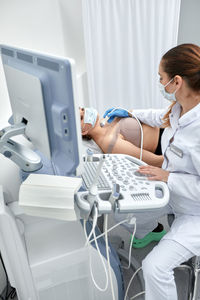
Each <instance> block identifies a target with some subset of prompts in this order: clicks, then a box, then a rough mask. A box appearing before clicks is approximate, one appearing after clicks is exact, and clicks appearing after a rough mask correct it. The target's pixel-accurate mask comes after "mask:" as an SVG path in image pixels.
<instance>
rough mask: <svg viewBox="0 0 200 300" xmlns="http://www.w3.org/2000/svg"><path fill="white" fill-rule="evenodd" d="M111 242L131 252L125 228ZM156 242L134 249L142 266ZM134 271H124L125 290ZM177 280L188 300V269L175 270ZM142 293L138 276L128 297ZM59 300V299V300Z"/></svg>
mask: <svg viewBox="0 0 200 300" xmlns="http://www.w3.org/2000/svg"><path fill="white" fill-rule="evenodd" d="M114 223H115V221H114V220H113V218H112V217H109V226H108V227H111V226H112V225H113V224H114ZM160 223H162V224H163V225H164V228H165V230H167V231H168V230H169V226H168V222H167V218H165V217H164V218H162V219H160ZM109 240H110V242H111V243H112V245H113V246H114V247H115V248H116V249H117V248H118V246H119V243H120V241H121V240H123V242H124V249H125V250H126V251H127V252H128V250H129V243H130V233H129V232H128V231H127V230H126V229H125V228H123V227H122V226H120V227H117V228H116V229H114V230H113V231H112V232H111V233H109ZM156 244H157V243H156V242H152V243H151V244H150V245H148V246H147V247H145V248H142V249H132V256H133V257H134V258H135V259H136V260H137V261H138V263H139V264H141V261H142V260H143V259H144V257H145V256H146V255H147V254H148V253H149V252H150V251H151V250H152V249H153V247H154V246H155V245H156ZM122 265H124V266H126V265H127V262H125V261H123V260H122ZM133 272H134V270H133V269H129V270H124V282H125V288H126V287H127V284H128V283H129V280H130V278H131V276H132V275H133ZM140 272H142V271H140ZM175 279H176V283H177V290H178V296H179V298H178V299H179V300H188V299H189V298H188V296H187V294H188V281H189V273H188V270H187V269H177V270H175ZM139 292H141V286H140V284H139V281H138V279H137V276H136V277H135V278H134V280H133V282H132V285H131V287H130V289H129V293H128V296H129V298H131V297H133V296H134V295H136V294H137V293H139ZM136 299H137V300H144V299H145V296H144V295H142V296H138V297H137V298H136ZM197 299H200V291H199V295H198V296H197V297H196V298H195V300H197ZM14 300H17V297H15V298H14ZM58 300H59V299H58ZM171 300H173V299H171Z"/></svg>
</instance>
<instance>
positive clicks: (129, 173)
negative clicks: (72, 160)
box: [82, 154, 169, 212]
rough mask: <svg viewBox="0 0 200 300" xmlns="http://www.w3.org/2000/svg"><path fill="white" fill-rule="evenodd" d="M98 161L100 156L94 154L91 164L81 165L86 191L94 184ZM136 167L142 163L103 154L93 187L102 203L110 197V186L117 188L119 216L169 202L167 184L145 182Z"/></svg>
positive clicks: (119, 156)
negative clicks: (98, 174) (118, 190)
mask: <svg viewBox="0 0 200 300" xmlns="http://www.w3.org/2000/svg"><path fill="white" fill-rule="evenodd" d="M100 157H101V155H100V154H96V155H94V156H93V161H92V162H88V161H85V163H84V172H83V174H82V179H83V182H84V184H85V188H86V189H87V190H88V189H89V188H90V186H91V184H92V183H93V181H94V178H95V175H96V171H97V167H98V164H99V159H100ZM85 159H87V158H85ZM140 165H145V163H144V162H142V161H140V160H139V159H137V158H134V157H132V156H129V155H123V154H106V155H105V162H104V164H103V167H102V170H101V174H100V176H99V179H98V183H97V186H98V191H99V196H100V198H101V197H102V199H103V200H104V201H105V200H106V196H105V195H110V192H111V191H112V187H113V185H114V184H119V186H120V197H119V200H118V202H117V206H118V210H119V211H120V212H132V211H134V210H143V209H153V208H160V207H163V206H165V205H166V204H167V203H168V201H169V190H168V187H167V184H166V183H164V182H162V181H149V180H148V177H147V176H146V175H143V174H141V173H139V172H138V168H139V166H140ZM108 198H109V196H108Z"/></svg>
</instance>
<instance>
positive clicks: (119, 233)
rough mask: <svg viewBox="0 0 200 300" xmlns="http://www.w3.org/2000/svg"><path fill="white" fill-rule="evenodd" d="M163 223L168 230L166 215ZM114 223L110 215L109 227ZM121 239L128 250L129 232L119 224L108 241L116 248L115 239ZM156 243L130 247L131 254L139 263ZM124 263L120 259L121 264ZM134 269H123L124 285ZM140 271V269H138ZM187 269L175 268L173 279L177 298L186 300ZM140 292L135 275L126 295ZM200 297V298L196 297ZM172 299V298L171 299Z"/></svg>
mask: <svg viewBox="0 0 200 300" xmlns="http://www.w3.org/2000/svg"><path fill="white" fill-rule="evenodd" d="M159 222H160V223H162V224H163V225H164V228H165V230H166V231H168V230H169V225H168V222H167V217H163V218H161V219H160V221H159ZM114 223H115V221H114V220H113V218H112V217H110V218H109V227H110V226H112V225H113V224H114ZM117 237H120V238H121V239H123V241H124V248H125V250H126V251H127V252H128V250H129V243H130V233H129V232H128V231H127V230H126V229H125V228H123V227H122V226H120V227H119V228H117V229H114V230H113V232H111V233H110V241H111V243H112V244H113V246H114V247H115V248H117V240H118V241H119V238H117ZM156 244H157V242H152V243H151V244H149V245H148V246H147V247H145V248H142V249H132V256H133V257H134V258H135V259H136V260H137V261H138V263H139V264H141V262H142V260H143V259H144V258H145V256H146V255H147V254H148V253H149V252H150V251H151V250H152V249H153V247H154V246H155V245H156ZM124 264H126V263H125V262H123V261H122V265H124ZM133 272H134V270H132V269H129V270H124V281H125V287H126V286H127V284H128V283H129V280H130V278H131V276H132V275H133ZM140 272H142V271H140ZM189 275H190V274H189V272H188V269H187V268H186V269H185V268H181V269H176V270H175V280H176V283H177V290H178V297H179V298H178V299H179V300H188V299H189V298H188V282H189V279H190V276H189ZM139 292H141V286H140V284H139V281H138V280H137V276H136V277H135V278H134V280H133V282H132V285H131V287H130V289H129V293H128V296H129V297H130V298H131V297H133V296H134V295H136V294H137V293H139ZM136 299H138V300H144V299H145V296H144V295H142V296H138V297H137V298H136ZM196 299H200V298H198V297H197V298H196ZM172 300H173V299H172Z"/></svg>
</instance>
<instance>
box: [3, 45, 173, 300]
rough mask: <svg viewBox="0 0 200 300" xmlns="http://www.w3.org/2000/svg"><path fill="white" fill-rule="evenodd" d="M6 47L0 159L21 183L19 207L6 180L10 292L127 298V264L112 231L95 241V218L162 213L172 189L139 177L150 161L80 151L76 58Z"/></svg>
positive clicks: (42, 299) (36, 298)
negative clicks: (6, 112) (5, 122)
mask: <svg viewBox="0 0 200 300" xmlns="http://www.w3.org/2000/svg"><path fill="white" fill-rule="evenodd" d="M0 49H1V58H2V62H3V67H4V72H5V78H6V82H7V87H8V92H9V98H10V104H11V108H12V121H11V125H10V126H8V127H5V128H3V129H1V131H0V153H1V154H2V155H4V156H5V157H6V158H8V159H9V160H12V161H13V162H14V163H15V164H17V165H18V166H19V168H20V170H21V178H22V183H21V185H20V189H19V199H18V201H10V200H9V199H8V198H6V197H5V193H4V186H1V182H0V252H1V254H2V257H3V260H4V263H5V267H6V270H7V273H8V278H9V281H10V284H11V285H12V286H13V287H15V288H16V291H17V296H18V299H20V300H47V299H48V300H71V299H74V300H76V299H78V300H86V299H87V300H101V299H102V300H103V299H104V300H110V299H112V300H114V299H116V300H122V299H124V295H125V291H124V283H123V275H122V270H121V263H120V260H119V258H118V255H117V254H116V252H115V250H114V249H113V248H112V246H111V245H109V244H108V241H107V227H106V226H105V233H104V236H105V238H104V237H98V236H99V235H100V234H101V233H100V232H99V230H98V229H96V228H95V225H96V222H97V218H98V216H100V215H105V220H107V216H108V215H109V214H111V213H115V214H122V213H123V214H124V213H127V214H129V213H134V211H136V210H140V211H142V210H148V209H156V208H160V207H163V206H165V205H166V204H167V203H168V201H169V191H168V188H167V185H166V184H165V183H163V182H158V181H148V178H147V177H146V176H141V175H140V173H139V172H138V171H137V170H138V168H139V166H140V165H142V164H145V163H144V162H142V161H140V160H138V159H136V158H134V157H131V156H128V155H122V154H103V155H101V154H96V155H92V153H91V152H88V153H87V154H84V153H83V151H82V140H81V126H80V116H79V109H78V99H77V88H76V71H75V62H74V61H73V60H72V59H69V58H63V57H54V56H50V55H46V54H42V53H37V52H34V51H29V50H25V49H18V48H14V47H10V46H6V45H1V46H0ZM19 135H22V136H23V137H25V139H27V140H28V141H29V142H31V144H32V147H31V148H29V147H27V146H26V145H24V144H21V143H19V141H18V139H17V137H18V136H19ZM129 221H130V220H128V218H127V222H129ZM106 222H107V221H106ZM127 299H128V298H127Z"/></svg>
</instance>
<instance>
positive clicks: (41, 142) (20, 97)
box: [0, 45, 82, 176]
mask: <svg viewBox="0 0 200 300" xmlns="http://www.w3.org/2000/svg"><path fill="white" fill-rule="evenodd" d="M0 49H1V57H2V62H3V67H4V72H5V77H6V83H7V87H8V93H9V98H10V103H11V108H12V113H13V120H14V124H16V125H17V124H20V123H24V124H26V129H25V136H26V137H27V139H28V140H29V141H31V142H32V143H33V145H34V147H35V149H36V150H38V151H39V152H41V153H42V154H43V155H44V156H45V157H46V158H48V159H49V160H50V161H51V163H52V167H53V170H54V174H56V175H63V176H77V175H80V174H81V172H82V149H81V147H82V141H81V126H80V116H79V108H78V102H77V90H76V74H75V63H74V61H73V60H72V59H69V58H62V57H54V56H50V55H45V54H42V53H37V52H33V51H29V50H24V49H18V48H13V47H10V46H5V45H1V46H0Z"/></svg>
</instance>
